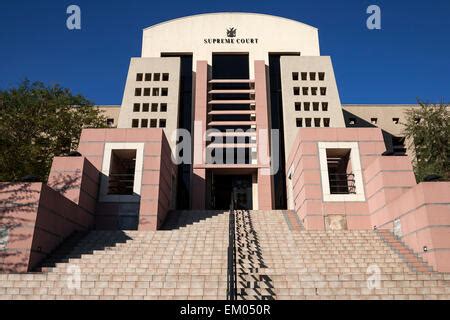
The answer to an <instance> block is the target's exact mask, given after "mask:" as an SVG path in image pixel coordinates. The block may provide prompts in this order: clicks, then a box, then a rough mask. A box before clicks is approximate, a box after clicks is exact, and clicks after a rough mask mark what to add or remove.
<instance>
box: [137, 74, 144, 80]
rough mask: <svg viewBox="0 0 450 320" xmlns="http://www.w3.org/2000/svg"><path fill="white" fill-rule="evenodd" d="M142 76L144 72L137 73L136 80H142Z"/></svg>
mask: <svg viewBox="0 0 450 320" xmlns="http://www.w3.org/2000/svg"><path fill="white" fill-rule="evenodd" d="M142 78H143V74H142V73H138V74H136V81H142Z"/></svg>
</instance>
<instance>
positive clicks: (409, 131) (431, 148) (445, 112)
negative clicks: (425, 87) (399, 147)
mask: <svg viewBox="0 0 450 320" xmlns="http://www.w3.org/2000/svg"><path fill="white" fill-rule="evenodd" d="M419 105H420V107H419V108H413V109H410V110H408V111H407V113H406V123H405V124H404V125H405V128H404V135H405V137H406V138H407V139H408V140H409V141H410V149H411V150H414V153H415V154H414V171H415V173H416V177H417V180H418V181H423V179H424V178H425V177H426V176H428V175H438V176H441V177H442V179H444V180H450V111H449V109H448V105H446V104H444V103H441V104H429V103H423V102H419Z"/></svg>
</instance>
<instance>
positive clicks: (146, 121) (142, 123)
mask: <svg viewBox="0 0 450 320" xmlns="http://www.w3.org/2000/svg"><path fill="white" fill-rule="evenodd" d="M147 127H148V119H141V128H147Z"/></svg>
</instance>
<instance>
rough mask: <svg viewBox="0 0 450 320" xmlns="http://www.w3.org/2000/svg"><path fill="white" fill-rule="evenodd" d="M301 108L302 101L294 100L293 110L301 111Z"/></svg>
mask: <svg viewBox="0 0 450 320" xmlns="http://www.w3.org/2000/svg"><path fill="white" fill-rule="evenodd" d="M301 109H302V103H301V102H296V103H295V111H301Z"/></svg>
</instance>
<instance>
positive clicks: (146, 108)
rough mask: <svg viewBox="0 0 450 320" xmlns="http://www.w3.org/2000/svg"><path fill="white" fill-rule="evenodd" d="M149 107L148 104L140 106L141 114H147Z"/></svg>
mask: <svg viewBox="0 0 450 320" xmlns="http://www.w3.org/2000/svg"><path fill="white" fill-rule="evenodd" d="M149 106H150V105H149V104H148V103H144V104H142V112H148V109H149Z"/></svg>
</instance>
